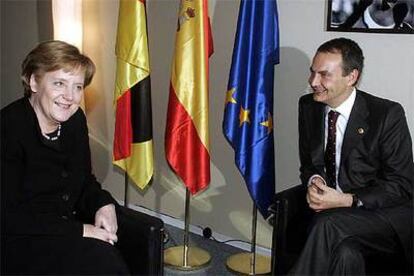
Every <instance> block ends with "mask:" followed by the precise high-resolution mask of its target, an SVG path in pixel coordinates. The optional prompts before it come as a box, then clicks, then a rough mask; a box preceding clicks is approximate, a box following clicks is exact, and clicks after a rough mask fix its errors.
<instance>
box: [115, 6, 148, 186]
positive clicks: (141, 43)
mask: <svg viewBox="0 0 414 276" xmlns="http://www.w3.org/2000/svg"><path fill="white" fill-rule="evenodd" d="M115 51H116V56H117V74H116V84H115V105H116V115H115V135H114V150H113V160H114V161H113V163H114V164H115V165H117V166H119V167H120V168H121V169H123V170H124V171H125V172H126V173H127V174H128V175H129V177H130V178H131V179H132V180H133V181H134V182H135V184H136V185H137V186H138V187H140V188H144V187H145V186H146V185H147V184H148V183H149V181H150V180H151V178H152V175H153V149H152V148H153V147H152V114H151V85H150V66H149V54H148V41H147V23H146V12H145V1H143V0H121V1H120V6H119V18H118V33H117V41H116V50H115Z"/></svg>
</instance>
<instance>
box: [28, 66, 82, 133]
mask: <svg viewBox="0 0 414 276" xmlns="http://www.w3.org/2000/svg"><path fill="white" fill-rule="evenodd" d="M84 79H85V73H84V71H83V70H80V69H77V70H73V71H66V70H64V69H59V70H56V71H52V72H46V73H44V74H43V75H42V76H38V77H36V76H35V75H32V76H31V77H30V88H31V90H32V95H31V97H30V101H31V103H32V105H33V108H34V110H35V112H36V115H37V117H38V120H39V123H40V125H41V126H42V125H43V126H47V127H48V128H49V127H50V128H53V126H57V125H58V124H60V123H63V122H65V121H67V120H68V119H69V118H70V117H71V116H72V115H73V114H74V113H75V112H76V111H77V110H78V108H79V104H80V102H81V100H82V96H83V92H84Z"/></svg>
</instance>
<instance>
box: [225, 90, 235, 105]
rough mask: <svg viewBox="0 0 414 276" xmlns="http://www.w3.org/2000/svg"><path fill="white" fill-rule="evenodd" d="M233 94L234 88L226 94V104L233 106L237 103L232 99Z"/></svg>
mask: <svg viewBox="0 0 414 276" xmlns="http://www.w3.org/2000/svg"><path fill="white" fill-rule="evenodd" d="M234 92H236V88H234V87H233V88H232V89H230V90H229V91H227V92H226V104H227V103H234V104H235V103H237V102H236V99H235V98H233V94H234Z"/></svg>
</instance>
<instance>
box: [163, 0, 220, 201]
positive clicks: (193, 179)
mask: <svg viewBox="0 0 414 276" xmlns="http://www.w3.org/2000/svg"><path fill="white" fill-rule="evenodd" d="M212 52H213V44H212V38H211V29H210V22H209V18H208V0H194V1H185V0H181V2H180V8H179V13H178V22H177V33H176V41H175V52H174V58H173V64H172V73H171V83H170V96H169V102H168V114H167V126H166V131H165V148H166V158H167V161H168V163H169V165H170V166H171V168H172V169H173V170H174V172H175V173H176V174H177V175H178V176H179V177H180V178H181V179H182V181H183V182H184V184H185V185H186V187H187V188H188V190H189V191H190V192H191V194H195V193H197V192H199V191H201V190H203V189H205V188H206V187H207V186H208V184H209V183H210V153H209V130H208V72H209V68H208V67H209V63H208V58H209V56H210V55H211V54H212Z"/></svg>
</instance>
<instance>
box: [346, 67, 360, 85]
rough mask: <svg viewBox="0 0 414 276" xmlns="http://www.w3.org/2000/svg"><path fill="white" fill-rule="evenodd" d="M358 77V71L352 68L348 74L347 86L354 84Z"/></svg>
mask: <svg viewBox="0 0 414 276" xmlns="http://www.w3.org/2000/svg"><path fill="white" fill-rule="evenodd" d="M358 77H359V71H358V70H357V69H354V70H352V71H351V73H349V75H348V84H349V86H354V85H356V83H357V81H358Z"/></svg>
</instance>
